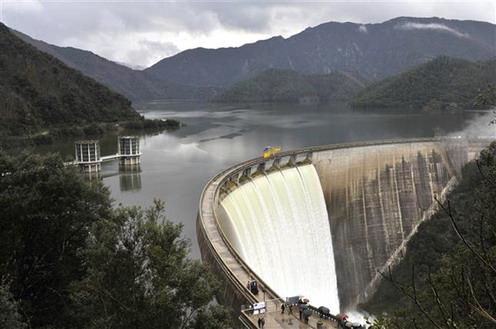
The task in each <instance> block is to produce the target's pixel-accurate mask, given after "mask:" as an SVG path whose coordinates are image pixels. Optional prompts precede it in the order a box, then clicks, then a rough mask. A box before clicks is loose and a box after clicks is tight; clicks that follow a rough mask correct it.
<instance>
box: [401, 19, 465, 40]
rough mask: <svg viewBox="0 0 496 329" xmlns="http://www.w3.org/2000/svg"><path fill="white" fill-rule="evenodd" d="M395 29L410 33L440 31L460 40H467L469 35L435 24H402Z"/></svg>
mask: <svg viewBox="0 0 496 329" xmlns="http://www.w3.org/2000/svg"><path fill="white" fill-rule="evenodd" d="M395 28H397V29H399V30H406V31H411V30H434V31H442V32H448V33H451V34H454V35H456V36H457V37H460V38H468V37H469V35H468V34H467V33H462V32H459V31H457V30H455V29H453V28H451V27H449V26H446V25H444V24H437V23H413V22H407V23H403V24H400V25H396V26H395Z"/></svg>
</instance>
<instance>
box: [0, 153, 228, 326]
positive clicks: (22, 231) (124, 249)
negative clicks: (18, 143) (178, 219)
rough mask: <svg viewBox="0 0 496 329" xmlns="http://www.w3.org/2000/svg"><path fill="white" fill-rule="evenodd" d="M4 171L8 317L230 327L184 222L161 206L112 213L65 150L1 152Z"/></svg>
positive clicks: (0, 229)
mask: <svg viewBox="0 0 496 329" xmlns="http://www.w3.org/2000/svg"><path fill="white" fill-rule="evenodd" d="M0 173H1V175H0V207H2V216H1V217H0V280H1V281H0V282H6V283H7V284H8V286H9V289H8V290H9V292H8V293H5V292H4V291H3V290H1V289H0V312H1V315H2V316H5V319H6V320H5V321H10V322H11V323H13V325H14V324H15V323H17V322H19V325H18V328H22V327H23V321H26V322H27V323H28V325H29V327H30V328H51V329H62V328H71V329H72V328H75V329H90V328H145V329H146V328H164V327H166V328H171V329H174V328H177V329H179V328H185V329H188V328H191V329H193V328H197V329H200V328H229V327H231V322H230V316H228V313H227V311H226V310H225V309H223V308H221V307H220V306H214V305H211V301H212V299H213V296H214V293H215V292H216V289H217V288H218V286H217V284H216V282H215V280H214V279H213V278H212V275H211V273H210V272H209V271H208V269H207V268H206V267H205V266H203V265H202V264H201V263H200V262H199V261H194V260H190V259H189V258H188V252H189V245H188V242H187V241H186V240H184V239H183V238H182V237H181V231H182V227H181V226H180V225H176V224H172V223H171V222H169V221H167V220H166V218H165V217H164V215H163V210H164V207H163V203H161V202H158V201H157V202H155V205H154V207H152V208H150V209H147V210H143V209H141V208H117V209H114V208H112V205H111V201H110V199H109V193H108V191H107V189H106V188H104V187H103V186H102V184H101V183H99V182H91V184H89V182H87V181H85V180H84V179H83V178H82V177H80V175H79V174H78V173H77V172H76V171H75V169H73V168H68V167H65V166H64V165H63V163H62V161H61V159H60V158H59V157H57V156H48V157H39V156H33V155H21V156H19V157H15V158H13V157H8V156H5V155H0ZM2 289H4V288H2ZM16 305H17V306H18V312H17V313H16ZM18 314H22V319H21V318H20V316H19V315H18ZM0 321H3V320H0ZM15 321H17V322H15ZM10 322H9V323H10ZM16 325H17V324H16ZM13 328H15V327H13Z"/></svg>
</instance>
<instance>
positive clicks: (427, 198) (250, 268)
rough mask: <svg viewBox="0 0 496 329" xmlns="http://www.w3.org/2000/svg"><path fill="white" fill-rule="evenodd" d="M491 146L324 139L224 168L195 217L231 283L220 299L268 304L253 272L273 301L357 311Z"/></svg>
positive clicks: (210, 259)
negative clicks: (302, 300) (465, 170)
mask: <svg viewBox="0 0 496 329" xmlns="http://www.w3.org/2000/svg"><path fill="white" fill-rule="evenodd" d="M487 144H488V141H487V140H461V139H449V138H448V139H445V138H435V139H416V140H399V141H382V142H373V143H357V144H347V145H326V146H318V147H311V148H305V149H301V150H295V151H289V152H285V153H283V154H280V155H278V156H277V157H276V158H273V159H270V160H267V159H263V158H256V159H252V160H248V161H245V162H243V163H240V164H238V165H236V166H233V167H231V168H229V169H227V170H225V171H223V172H222V173H219V174H218V175H217V176H216V177H214V178H213V179H212V180H211V181H210V182H209V183H208V184H207V186H206V188H205V190H204V191H203V193H202V197H201V200H200V210H199V215H198V220H197V225H198V230H197V233H198V241H199V244H200V250H201V252H202V259H203V260H204V261H205V262H207V263H209V264H211V265H212V266H213V267H214V269H215V272H216V273H219V274H220V275H219V277H220V278H221V280H223V282H225V283H226V284H225V285H224V289H225V290H224V291H223V292H222V293H221V294H220V296H218V297H220V298H219V300H221V301H222V302H223V303H225V304H227V305H234V307H235V309H240V308H241V306H242V305H243V304H247V303H248V304H253V303H255V302H257V301H261V300H263V298H264V297H263V296H264V295H265V294H264V295H262V294H259V295H258V296H255V295H253V294H251V292H249V291H248V289H246V283H247V281H248V280H249V279H251V278H254V279H257V280H258V281H259V283H260V284H261V285H262V286H263V287H264V290H265V291H266V292H267V295H268V297H269V298H284V297H288V296H294V295H303V296H306V297H308V298H309V299H310V303H311V304H312V305H313V306H316V307H318V306H321V305H323V306H327V307H329V309H330V310H331V312H332V313H338V312H340V311H347V310H350V309H354V308H355V307H356V306H357V305H359V304H360V303H362V302H365V301H367V300H368V298H370V296H371V295H372V294H373V293H374V291H375V288H376V287H377V284H378V283H379V282H380V280H381V274H380V272H383V271H385V270H387V268H388V267H389V266H394V264H395V263H396V262H398V261H399V260H400V259H401V257H402V255H403V253H404V251H405V248H406V246H407V242H408V241H409V240H410V238H411V237H412V236H413V235H414V234H415V232H416V230H417V227H418V225H420V223H422V221H424V220H427V219H429V218H430V217H431V216H432V214H433V213H434V212H435V211H436V206H437V202H436V199H439V200H443V197H444V196H445V195H446V194H447V192H448V191H449V190H450V189H451V188H452V187H453V186H454V185H455V184H456V181H457V177H458V176H459V174H460V172H461V168H462V166H463V165H464V164H466V163H467V162H468V161H470V160H472V159H474V158H475V157H476V156H477V154H478V153H479V151H480V150H481V149H482V148H483V147H485V146H486V145H487ZM268 168H270V169H268ZM242 314H243V313H242Z"/></svg>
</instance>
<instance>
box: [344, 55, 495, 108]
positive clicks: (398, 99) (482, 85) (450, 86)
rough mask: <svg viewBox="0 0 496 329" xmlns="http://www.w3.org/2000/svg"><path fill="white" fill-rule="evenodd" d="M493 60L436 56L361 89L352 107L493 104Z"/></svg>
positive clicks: (462, 106) (445, 106)
mask: <svg viewBox="0 0 496 329" xmlns="http://www.w3.org/2000/svg"><path fill="white" fill-rule="evenodd" d="M495 87H496V60H491V61H486V62H469V61H466V60H461V59H454V58H449V57H439V58H436V59H434V60H432V61H430V62H428V63H426V64H422V65H420V66H418V67H415V68H413V69H411V70H410V71H407V72H405V73H402V74H400V75H398V76H394V77H391V78H388V79H385V80H383V81H379V82H377V83H374V84H372V85H370V86H369V87H367V88H365V89H364V90H363V91H362V92H360V93H359V94H358V95H357V96H356V97H355V98H354V99H353V101H352V105H353V106H354V107H356V108H367V109H373V108H391V109H394V110H398V111H404V110H425V111H435V110H446V109H451V110H457V109H472V108H488V107H490V106H494V105H496V99H495V97H494V88H495Z"/></svg>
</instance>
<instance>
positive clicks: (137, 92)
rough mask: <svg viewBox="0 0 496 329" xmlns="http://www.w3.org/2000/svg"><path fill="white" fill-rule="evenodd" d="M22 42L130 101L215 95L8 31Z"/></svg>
mask: <svg viewBox="0 0 496 329" xmlns="http://www.w3.org/2000/svg"><path fill="white" fill-rule="evenodd" d="M12 32H13V33H14V34H15V35H17V36H18V37H19V38H21V39H22V40H24V41H25V42H27V43H29V44H31V45H33V46H35V47H36V48H38V49H39V50H41V51H43V52H45V53H48V54H50V55H52V56H54V57H56V58H58V59H59V60H61V61H62V62H64V63H65V64H66V65H67V66H69V67H72V68H74V69H76V70H78V71H81V72H82V73H83V74H84V75H86V76H89V77H91V78H93V79H95V80H96V81H98V82H100V83H102V84H104V85H106V86H107V87H109V88H110V89H112V90H114V91H116V92H118V93H120V94H122V95H125V96H126V97H128V98H129V99H131V100H133V101H138V102H139V101H150V100H158V99H205V98H210V97H211V96H213V95H215V94H216V89H214V88H198V87H191V86H185V85H181V84H177V83H173V82H171V81H169V80H167V79H157V78H155V77H154V76H152V75H150V74H148V73H146V72H143V71H139V70H134V69H131V68H129V67H127V66H124V65H122V64H118V63H115V62H112V61H109V60H107V59H105V58H103V57H100V56H98V55H96V54H94V53H92V52H90V51H86V50H81V49H77V48H72V47H58V46H55V45H51V44H49V43H46V42H43V41H40V40H35V39H33V38H31V37H29V36H27V35H25V34H23V33H21V32H18V31H12Z"/></svg>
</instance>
